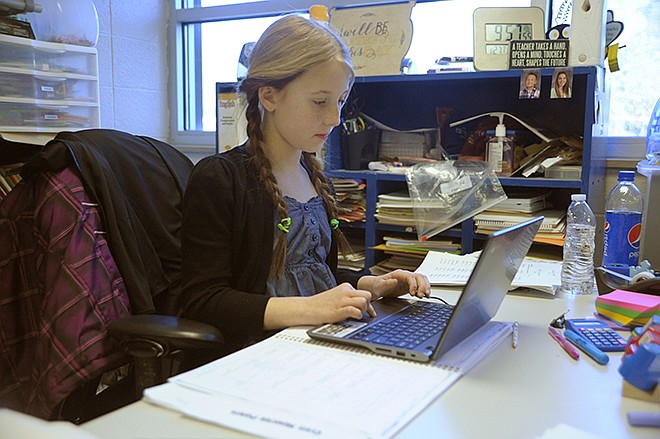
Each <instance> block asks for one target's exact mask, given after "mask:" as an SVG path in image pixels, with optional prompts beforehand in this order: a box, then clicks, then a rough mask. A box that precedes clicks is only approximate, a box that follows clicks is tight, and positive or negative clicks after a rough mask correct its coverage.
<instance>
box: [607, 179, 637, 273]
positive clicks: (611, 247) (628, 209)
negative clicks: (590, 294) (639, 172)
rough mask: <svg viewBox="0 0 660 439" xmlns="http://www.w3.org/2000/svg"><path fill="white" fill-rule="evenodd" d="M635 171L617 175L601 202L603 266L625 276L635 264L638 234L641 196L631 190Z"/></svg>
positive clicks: (634, 190) (633, 185)
mask: <svg viewBox="0 0 660 439" xmlns="http://www.w3.org/2000/svg"><path fill="white" fill-rule="evenodd" d="M634 181H635V171H619V183H618V184H617V185H616V186H615V187H614V189H612V191H611V192H610V194H609V195H608V196H607V201H605V227H604V235H603V266H604V267H605V268H608V269H610V270H614V271H616V272H619V273H621V274H624V275H626V276H629V275H630V269H629V267H635V266H637V265H638V264H639V243H640V237H641V234H642V210H643V209H644V202H643V200H642V194H641V193H640V192H639V189H637V186H635V183H634Z"/></svg>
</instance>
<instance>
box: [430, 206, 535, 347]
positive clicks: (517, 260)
mask: <svg viewBox="0 0 660 439" xmlns="http://www.w3.org/2000/svg"><path fill="white" fill-rule="evenodd" d="M542 220H543V217H538V218H534V219H532V220H529V221H526V222H523V223H520V224H518V225H516V226H514V227H509V228H507V229H502V230H499V231H496V232H493V233H492V234H491V235H489V236H488V238H487V241H486V245H485V246H484V248H483V250H482V252H481V256H480V257H479V260H478V261H477V264H476V265H475V267H474V270H472V274H471V275H470V278H469V280H468V282H467V284H466V285H465V288H464V289H463V293H462V294H461V297H460V299H459V300H458V303H457V304H456V308H455V309H454V313H453V314H452V317H451V320H450V321H449V322H448V323H447V328H446V329H445V331H444V333H443V334H442V338H441V340H440V344H439V345H440V348H439V349H438V350H437V352H436V353H435V355H434V358H438V357H440V356H442V355H443V354H445V353H447V352H448V351H449V350H450V349H451V348H453V347H454V346H456V344H458V343H460V342H461V341H463V340H464V339H465V338H466V336H467V335H469V334H472V333H474V332H475V331H476V330H477V329H479V328H480V327H481V326H483V325H484V324H485V323H486V322H488V321H489V320H490V319H492V318H493V316H494V315H495V313H497V310H498V309H499V307H500V304H501V303H502V300H504V296H505V295H506V293H507V291H508V289H509V287H510V286H511V282H512V281H513V278H514V277H515V275H516V272H517V271H518V268H520V265H521V264H522V262H523V259H524V258H525V255H527V252H528V251H529V248H530V246H531V245H532V241H533V240H534V236H535V235H536V232H537V231H538V229H539V226H540V224H541V221H542Z"/></svg>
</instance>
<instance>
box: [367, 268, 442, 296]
mask: <svg viewBox="0 0 660 439" xmlns="http://www.w3.org/2000/svg"><path fill="white" fill-rule="evenodd" d="M358 288H359V289H361V290H367V291H370V292H371V294H372V300H376V299H378V298H379V297H398V296H401V295H403V294H406V293H407V294H410V295H411V296H415V297H419V298H423V297H429V296H430V295H431V284H430V282H429V280H428V278H427V277H426V276H425V275H423V274H417V273H412V272H410V271H407V270H395V271H392V272H391V273H387V274H384V275H382V276H363V277H361V278H360V280H359V281H358Z"/></svg>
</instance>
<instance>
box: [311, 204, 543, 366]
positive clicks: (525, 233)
mask: <svg viewBox="0 0 660 439" xmlns="http://www.w3.org/2000/svg"><path fill="white" fill-rule="evenodd" d="M542 221H543V217H542V216H540V217H538V218H533V219H530V220H528V221H525V222H522V223H520V224H517V225H515V226H512V227H508V228H506V229H502V230H498V231H496V232H493V233H492V234H490V235H488V237H487V239H486V243H485V245H484V248H483V250H482V251H481V254H480V255H479V259H478V260H477V263H476V265H475V267H474V269H473V270H472V273H471V274H470V278H469V279H468V281H467V283H466V284H465V287H464V288H463V291H462V293H461V296H460V297H459V299H458V302H457V303H456V305H455V306H452V305H447V304H444V303H439V302H433V301H430V300H416V299H401V298H382V299H379V300H376V301H374V302H372V305H373V306H374V309H375V310H376V313H377V316H376V317H374V318H371V317H368V316H365V317H363V318H362V319H360V320H357V319H347V320H344V321H343V322H339V323H330V324H325V325H321V326H318V327H316V328H312V329H310V330H308V331H307V334H308V335H309V336H310V337H311V338H313V339H317V340H324V341H330V342H335V343H340V344H344V345H350V346H361V347H364V348H367V349H369V350H371V351H373V352H376V353H378V354H383V355H387V356H391V357H398V358H407V359H410V360H414V361H420V362H428V361H432V360H435V359H436V358H439V357H441V356H442V355H444V354H446V353H447V352H449V350H451V348H453V347H454V346H456V345H457V344H458V343H460V342H461V341H463V340H465V339H466V338H467V337H468V336H470V335H471V334H473V333H474V332H476V331H477V330H478V329H479V328H481V327H482V326H483V325H485V324H486V323H487V322H488V321H490V319H492V318H493V316H494V315H495V313H497V310H498V309H499V307H500V305H501V303H502V301H503V300H504V296H505V295H506V293H507V291H508V289H509V287H510V286H511V281H512V280H513V278H514V277H515V275H516V273H517V272H518V269H519V268H520V265H521V264H522V261H523V259H524V258H525V256H526V255H527V252H528V251H529V248H530V246H531V245H532V241H533V240H534V236H535V235H536V232H537V231H538V230H539V227H540V226H541V222H542Z"/></svg>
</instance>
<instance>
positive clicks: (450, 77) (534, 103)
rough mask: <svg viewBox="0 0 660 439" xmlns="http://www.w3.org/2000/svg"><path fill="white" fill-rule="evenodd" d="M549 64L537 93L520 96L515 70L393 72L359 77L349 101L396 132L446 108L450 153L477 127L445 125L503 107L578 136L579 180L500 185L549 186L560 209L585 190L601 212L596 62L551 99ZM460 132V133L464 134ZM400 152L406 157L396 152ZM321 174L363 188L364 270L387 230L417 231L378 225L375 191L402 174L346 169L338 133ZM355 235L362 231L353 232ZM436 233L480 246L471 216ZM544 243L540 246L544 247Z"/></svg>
mask: <svg viewBox="0 0 660 439" xmlns="http://www.w3.org/2000/svg"><path fill="white" fill-rule="evenodd" d="M552 73H553V70H552V69H542V70H541V78H540V79H541V81H540V84H541V93H542V95H541V98H540V99H519V98H518V92H519V88H520V78H521V71H520V70H510V71H488V72H455V73H442V74H421V75H390V76H369V77H358V78H356V80H355V84H354V86H353V89H352V92H351V95H350V98H349V103H348V104H347V108H351V105H357V107H358V108H359V111H361V112H362V113H363V114H366V115H368V116H370V117H372V118H373V119H376V120H377V121H379V122H381V123H383V124H385V125H387V126H389V127H392V128H393V129H396V130H401V131H408V130H417V129H434V130H435V129H437V128H438V126H437V124H438V122H437V120H436V109H437V108H443V109H450V117H449V118H448V120H447V121H446V123H447V126H445V127H444V128H446V130H444V131H443V133H444V134H443V136H444V137H443V139H442V142H443V143H442V145H443V147H445V149H446V150H447V151H448V152H449V154H452V155H455V156H457V155H459V153H460V150H461V148H463V146H464V142H465V138H466V137H467V134H468V133H470V132H473V131H474V130H476V126H475V125H478V122H476V123H475V125H469V124H467V125H464V126H462V127H463V129H464V131H466V133H460V132H459V131H458V130H456V129H454V130H450V129H449V127H448V124H449V123H450V122H454V121H458V120H462V119H466V118H469V117H472V116H475V115H478V114H482V113H491V112H495V111H504V112H507V113H510V114H514V115H516V116H518V117H519V118H521V119H523V120H525V121H526V122H527V123H529V124H531V125H533V126H535V127H537V128H540V129H542V130H543V131H544V134H545V135H547V137H549V138H559V137H563V136H571V137H574V138H575V137H579V138H581V139H582V145H583V148H582V155H583V161H582V169H581V178H580V179H553V178H542V177H541V178H524V177H502V178H500V179H499V180H500V183H501V184H502V186H503V188H504V189H505V190H507V188H539V189H552V202H553V203H554V204H555V205H556V207H557V208H562V207H564V205H565V206H566V207H567V206H568V203H569V202H570V195H571V194H572V193H578V192H580V193H585V194H587V199H588V200H589V203H590V204H592V205H593V207H594V208H596V209H598V208H599V205H598V203H599V202H600V200H601V199H603V198H604V196H603V193H604V180H605V165H606V155H607V152H606V149H607V148H606V147H607V144H606V142H605V141H604V140H603V139H604V137H598V134H599V133H602V132H603V131H604V130H603V129H602V128H603V126H604V121H602V120H598V118H602V117H603V114H602V113H603V112H602V111H600V112H597V109H599V108H601V107H602V106H603V105H605V104H604V103H603V102H601V100H602V99H604V98H605V97H606V96H607V94H606V93H605V92H604V91H603V90H599V89H598V87H599V86H600V87H602V86H603V84H604V78H603V76H604V70H603V69H602V68H601V67H595V66H590V67H576V68H574V69H573V78H572V79H573V82H572V84H573V89H572V98H571V99H550V89H551V81H552ZM462 134H464V137H461V135H462ZM401 155H405V154H403V153H401ZM325 157H326V163H325V169H326V173H327V174H328V175H329V176H331V177H337V178H353V179H359V180H363V181H364V182H365V186H366V191H365V192H366V213H367V217H366V219H365V222H364V241H365V246H366V249H365V258H366V267H367V268H368V267H370V266H371V265H373V264H375V263H376V262H377V261H378V259H380V258H382V257H383V254H382V252H377V251H375V250H373V249H371V247H373V246H375V245H377V244H380V242H379V240H380V239H381V237H382V234H384V233H391V232H397V233H404V234H410V235H411V236H415V229H414V228H406V227H397V226H389V225H384V224H379V223H378V222H377V221H376V219H375V213H376V205H377V203H378V195H379V194H382V193H387V192H394V191H397V190H402V189H404V188H406V176H405V174H393V173H385V172H378V171H369V170H347V169H344V168H343V167H344V165H343V158H342V148H341V139H340V135H339V130H338V129H336V130H334V131H333V133H332V134H331V138H330V139H329V142H328V144H327V146H326V155H325ZM355 230H356V233H357V232H358V230H359V229H357V228H356V229H355ZM440 236H444V237H452V238H458V239H459V240H460V241H461V246H462V252H463V253H469V252H472V251H473V250H474V249H475V246H476V247H477V248H478V246H479V245H481V242H482V241H483V238H484V237H483V236H482V235H479V234H476V233H475V232H474V221H473V220H472V219H471V218H470V219H468V220H466V221H464V222H463V223H461V224H459V225H458V226H456V227H454V228H452V229H451V230H449V231H447V232H444V233H442V234H441V235H440ZM541 245H542V244H541Z"/></svg>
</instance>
